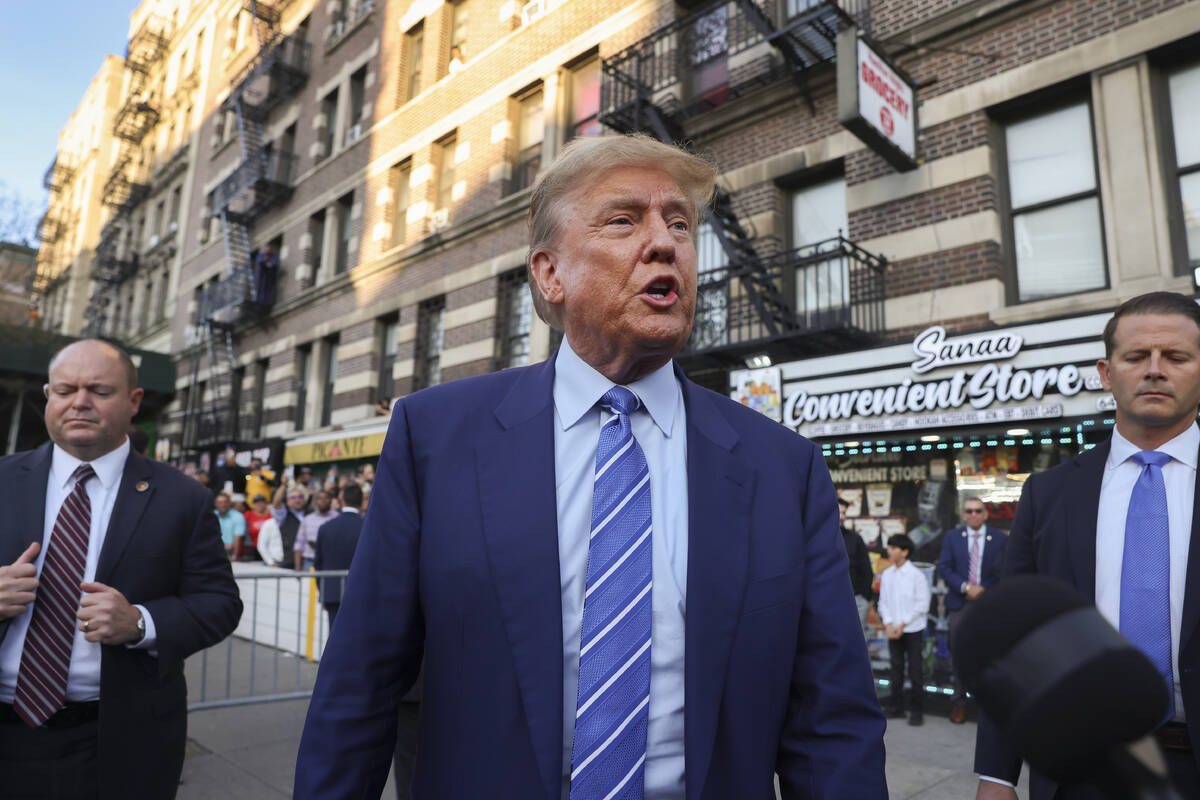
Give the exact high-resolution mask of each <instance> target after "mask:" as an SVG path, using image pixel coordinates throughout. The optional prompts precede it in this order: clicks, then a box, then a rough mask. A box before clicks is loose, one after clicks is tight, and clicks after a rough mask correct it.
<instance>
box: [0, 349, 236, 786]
mask: <svg viewBox="0 0 1200 800" xmlns="http://www.w3.org/2000/svg"><path fill="white" fill-rule="evenodd" d="M45 391H46V412H45V421H46V429H47V431H48V432H49V434H50V439H51V441H50V442H49V443H47V444H45V445H43V446H42V447H39V448H38V449H36V450H31V451H28V452H24V453H17V454H15V455H12V456H8V457H5V458H3V459H0V507H3V508H4V509H5V514H6V516H5V521H4V524H3V525H0V564H3V565H6V566H2V567H0V795H3V796H4V797H5V798H100V799H101V800H108V799H109V798H112V799H113V800H117V799H118V798H120V799H121V800H125V798H139V800H141V799H142V798H146V799H147V800H158V798H172V797H174V796H175V791H176V788H177V787H178V784H179V775H180V772H181V770H182V768H183V754H184V744H185V741H186V738H187V687H186V685H185V684H184V677H183V660H184V659H185V658H186V657H187V656H189V655H191V654H192V653H194V652H196V651H198V650H200V649H202V648H205V647H208V646H210V645H212V644H215V643H216V642H218V641H220V640H221V639H223V638H224V637H225V636H227V635H228V634H229V633H230V632H231V631H233V629H234V627H236V625H237V622H238V619H239V617H240V616H241V612H242V603H241V600H240V599H239V598H238V590H237V585H236V584H235V583H234V581H233V574H232V572H231V571H230V567H229V560H228V559H227V558H226V557H225V551H224V548H223V547H222V545H221V534H220V530H219V529H218V526H217V518H216V516H215V515H214V514H213V505H212V495H211V494H209V492H208V490H207V489H205V488H204V487H203V486H202V485H201V484H199V483H197V482H196V481H194V480H192V479H191V478H188V477H186V476H184V475H183V474H182V473H181V472H179V471H178V470H176V469H174V468H172V467H169V466H166V465H163V464H159V463H156V462H154V461H149V460H147V459H145V458H143V457H142V456H140V455H138V454H137V453H136V452H133V451H132V450H131V448H130V445H129V439H128V437H127V431H128V428H129V422H130V420H131V419H132V418H133V416H134V414H136V413H137V410H138V406H139V404H140V402H141V399H142V390H141V389H139V388H138V385H137V370H136V369H135V368H134V365H133V363H132V361H131V360H130V358H129V356H128V355H127V354H126V353H125V352H124V351H122V350H120V349H119V348H117V347H116V346H114V345H111V344H108V343H106V342H102V341H99V340H83V341H79V342H75V343H73V344H70V345H68V346H67V347H65V348H63V349H62V350H61V351H60V352H59V353H58V354H57V355H55V356H54V358H53V359H52V360H51V362H50V366H49V382H48V383H47V384H46V387H45Z"/></svg>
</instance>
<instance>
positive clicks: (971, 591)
mask: <svg viewBox="0 0 1200 800" xmlns="http://www.w3.org/2000/svg"><path fill="white" fill-rule="evenodd" d="M981 594H983V587H982V586H979V585H977V584H974V583H969V584H967V599H968V600H975V599H976V598H978V597H979V595H981Z"/></svg>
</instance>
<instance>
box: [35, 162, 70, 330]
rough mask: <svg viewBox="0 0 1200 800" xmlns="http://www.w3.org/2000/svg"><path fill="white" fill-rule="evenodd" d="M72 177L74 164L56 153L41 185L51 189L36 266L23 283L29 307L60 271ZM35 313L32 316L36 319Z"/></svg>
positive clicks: (40, 229) (41, 222) (40, 227)
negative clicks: (69, 186)
mask: <svg viewBox="0 0 1200 800" xmlns="http://www.w3.org/2000/svg"><path fill="white" fill-rule="evenodd" d="M74 177H75V166H74V164H72V163H71V161H70V159H69V158H68V157H67V156H66V154H59V155H57V156H56V157H55V159H54V161H53V162H52V163H51V164H50V166H49V168H47V170H46V174H45V176H44V177H43V179H42V185H43V186H44V187H45V188H46V191H48V192H49V193H50V203H49V206H48V207H47V208H46V213H45V214H43V215H42V218H41V219H40V220H39V221H38V241H39V242H41V246H40V247H39V248H38V255H37V267H36V269H35V270H34V271H33V274H31V275H30V276H29V281H28V285H27V286H26V287H25V288H26V292H27V294H28V296H29V305H30V308H31V309H39V306H40V305H41V302H42V298H43V297H45V296H46V294H47V293H48V292H49V291H50V289H51V288H52V287H53V286H54V284H55V283H56V282H57V281H58V279H59V277H60V276H61V274H62V269H61V265H60V263H59V262H60V260H61V258H60V257H61V253H60V242H61V241H62V240H64V239H65V238H66V233H67V230H68V229H69V228H70V213H71V212H70V208H69V207H68V203H67V197H66V191H65V190H66V188H67V185H68V184H69V183H70V182H71V179H72V178H74ZM39 318H40V317H39V315H37V314H35V315H32V316H31V317H30V319H31V320H37V319H39Z"/></svg>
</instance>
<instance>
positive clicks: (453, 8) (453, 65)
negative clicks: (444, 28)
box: [446, 0, 468, 75]
mask: <svg viewBox="0 0 1200 800" xmlns="http://www.w3.org/2000/svg"><path fill="white" fill-rule="evenodd" d="M467 3H468V0H458V2H457V3H452V4H451V5H450V52H449V54H448V56H447V58H446V69H447V71H448V72H449V73H450V74H451V75H453V74H455V73H457V72H458V71H459V70H461V69H462V68H463V65H464V64H465V63H466V60H467Z"/></svg>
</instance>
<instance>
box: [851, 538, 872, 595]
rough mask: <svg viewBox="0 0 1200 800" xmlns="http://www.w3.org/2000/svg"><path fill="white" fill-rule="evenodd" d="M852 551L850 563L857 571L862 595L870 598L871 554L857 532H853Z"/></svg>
mask: <svg viewBox="0 0 1200 800" xmlns="http://www.w3.org/2000/svg"><path fill="white" fill-rule="evenodd" d="M854 539H855V543H854V552H853V553H851V554H850V559H851V561H850V563H851V565H852V566H853V568H854V569H855V571H856V572H857V573H858V580H859V585H861V586H862V587H863V593H862V596H863V597H865V598H867V599H868V600H870V599H871V594H872V592H871V578H872V570H871V554H870V553H869V552H867V545H866V543H865V542H864V541H863V540H862V537H860V536H859V535H858V534H857V533H856V534H854Z"/></svg>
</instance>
